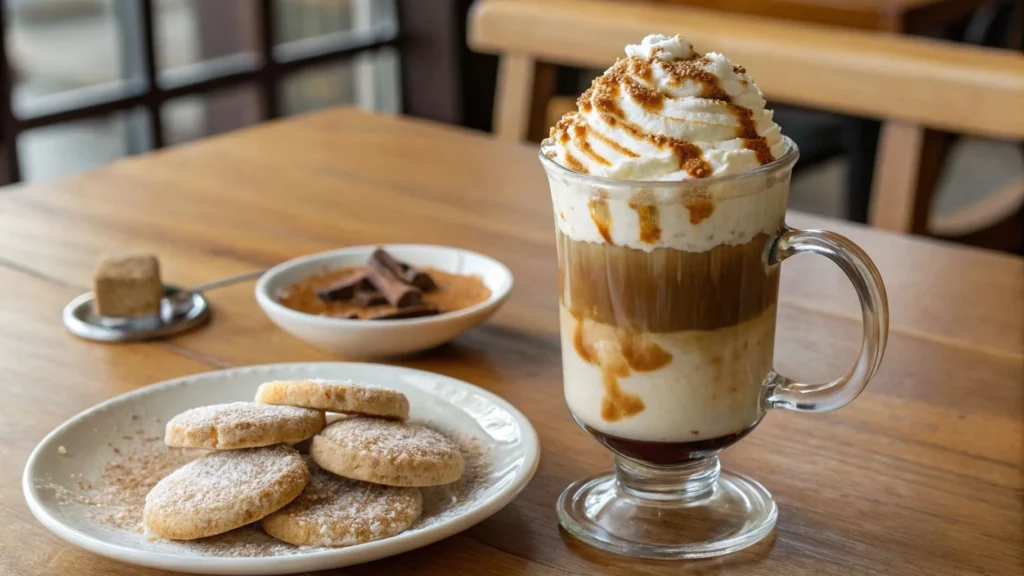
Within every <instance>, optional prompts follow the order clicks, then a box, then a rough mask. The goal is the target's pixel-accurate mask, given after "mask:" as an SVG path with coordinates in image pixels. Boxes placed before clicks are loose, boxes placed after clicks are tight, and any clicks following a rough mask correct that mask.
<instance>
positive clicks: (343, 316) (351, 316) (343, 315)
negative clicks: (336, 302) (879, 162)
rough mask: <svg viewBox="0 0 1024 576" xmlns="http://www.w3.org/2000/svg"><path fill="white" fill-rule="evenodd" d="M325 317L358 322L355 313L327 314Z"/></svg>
mask: <svg viewBox="0 0 1024 576" xmlns="http://www.w3.org/2000/svg"><path fill="white" fill-rule="evenodd" d="M327 315H328V316H330V317H331V318H340V319H342V320H358V319H359V314H356V313H355V312H333V313H328V314H327Z"/></svg>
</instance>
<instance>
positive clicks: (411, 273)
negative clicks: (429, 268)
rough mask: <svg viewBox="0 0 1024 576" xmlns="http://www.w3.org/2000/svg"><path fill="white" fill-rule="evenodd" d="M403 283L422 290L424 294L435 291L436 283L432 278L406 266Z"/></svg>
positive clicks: (421, 271)
mask: <svg viewBox="0 0 1024 576" xmlns="http://www.w3.org/2000/svg"><path fill="white" fill-rule="evenodd" d="M405 267H406V268H405V281H406V282H408V283H409V284H412V285H413V286H415V287H417V288H419V289H420V290H423V291H424V292H430V291H431V290H437V283H436V282H434V278H433V277H432V276H431V275H430V274H427V273H426V272H424V271H423V270H419V269H417V268H413V267H412V266H409V265H408V264H406V265H405Z"/></svg>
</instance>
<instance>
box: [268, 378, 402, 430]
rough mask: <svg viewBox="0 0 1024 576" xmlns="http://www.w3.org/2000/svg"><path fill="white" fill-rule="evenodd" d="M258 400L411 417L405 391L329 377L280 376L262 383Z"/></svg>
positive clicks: (389, 416)
mask: <svg viewBox="0 0 1024 576" xmlns="http://www.w3.org/2000/svg"><path fill="white" fill-rule="evenodd" d="M256 401H257V402H261V403H263V404H283V405H286V406H301V407H303V408H315V409H317V410H326V411H328V412H340V413H342V414H362V415H365V416H378V417H381V418H397V419H399V420H404V419H406V418H408V417H409V400H408V399H407V398H406V397H405V394H402V393H401V392H399V391H397V390H390V389H388V388H377V387H375V386H364V385H361V384H356V383H355V382H329V381H327V380H278V381H275V382H267V383H265V384H261V385H260V387H259V390H257V391H256Z"/></svg>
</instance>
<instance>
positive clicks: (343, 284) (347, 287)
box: [316, 272, 368, 302]
mask: <svg viewBox="0 0 1024 576" xmlns="http://www.w3.org/2000/svg"><path fill="white" fill-rule="evenodd" d="M367 287H368V285H367V282H366V273H365V272H359V273H358V274H353V275H352V276H349V277H348V278H345V279H344V280H342V281H340V282H338V283H337V284H334V285H332V286H328V287H326V288H321V289H320V290H317V291H316V295H317V297H318V298H320V299H321V300H323V301H324V302H336V301H339V300H350V299H351V298H352V297H353V296H355V295H356V293H357V292H359V290H360V289H363V288H367Z"/></svg>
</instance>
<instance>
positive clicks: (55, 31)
mask: <svg viewBox="0 0 1024 576" xmlns="http://www.w3.org/2000/svg"><path fill="white" fill-rule="evenodd" d="M3 4H4V9H5V10H6V16H7V30H6V42H7V51H8V57H9V59H10V65H11V72H12V74H11V77H12V79H13V80H14V87H13V90H12V106H13V108H14V111H15V114H17V115H18V116H21V117H26V116H35V115H38V114H43V113H47V112H52V111H55V110H59V109H63V108H66V107H68V106H75V105H78V104H79V103H80V102H82V101H93V100H95V99H97V98H100V99H102V98H107V97H119V96H123V95H124V94H125V93H126V92H128V91H129V90H130V89H131V88H132V87H130V86H129V85H128V83H127V82H126V81H125V78H131V77H135V74H134V73H133V71H132V69H131V68H130V64H131V63H130V59H131V57H130V54H132V53H133V51H135V49H136V48H137V47H136V46H134V45H133V44H135V38H136V36H135V35H133V34H132V33H130V30H131V28H129V27H128V25H129V21H130V20H131V18H132V15H133V14H135V11H134V10H128V11H127V12H132V13H133V14H128V13H127V12H126V10H125V6H129V4H127V3H125V2H117V1H115V0H88V1H84V0H83V1H78V2H67V1H59V0H31V1H29V0H22V1H18V2H12V1H7V2H4V3H3ZM134 88H135V89H137V88H138V87H137V86H135V87H134Z"/></svg>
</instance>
